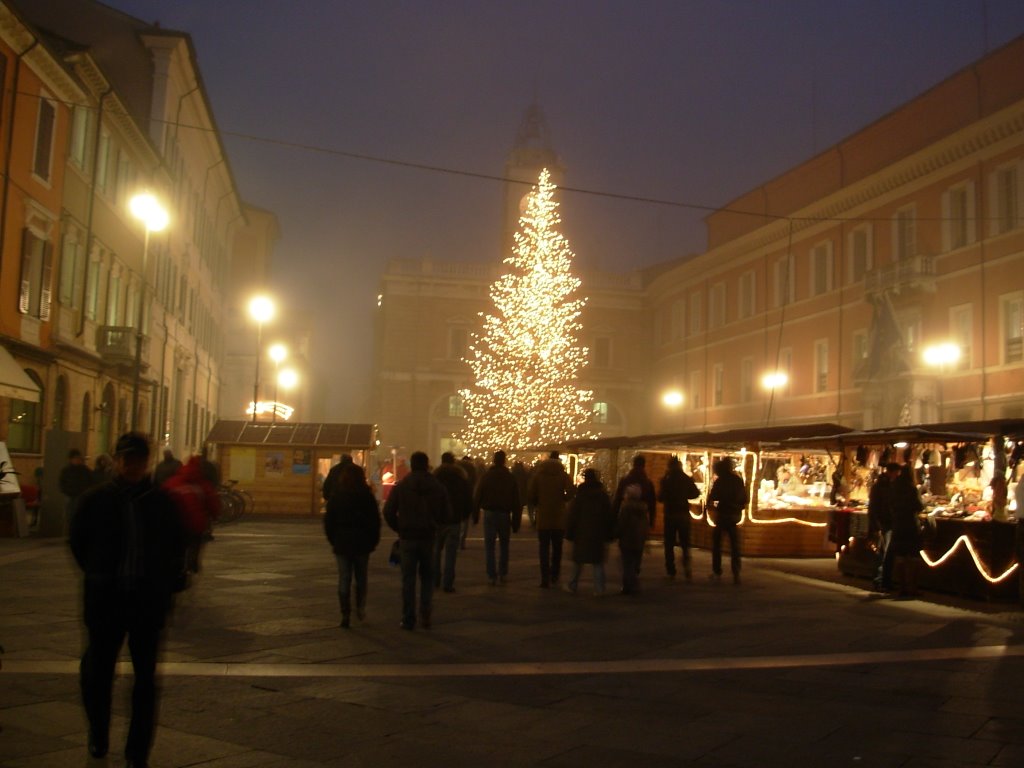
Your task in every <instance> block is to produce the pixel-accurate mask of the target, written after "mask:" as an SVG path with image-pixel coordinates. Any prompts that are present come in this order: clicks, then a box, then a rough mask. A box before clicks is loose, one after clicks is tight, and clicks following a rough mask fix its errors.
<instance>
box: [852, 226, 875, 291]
mask: <svg viewBox="0 0 1024 768" xmlns="http://www.w3.org/2000/svg"><path fill="white" fill-rule="evenodd" d="M848 240H849V251H850V260H849V264H850V282H851V283H859V282H860V281H861V280H863V279H864V275H866V274H867V273H868V272H869V271H870V270H871V266H872V265H871V261H872V254H871V225H870V224H865V225H863V226H861V227H857V229H855V230H853V231H852V232H850V234H849V238H848Z"/></svg>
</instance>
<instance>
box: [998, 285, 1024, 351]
mask: <svg viewBox="0 0 1024 768" xmlns="http://www.w3.org/2000/svg"><path fill="white" fill-rule="evenodd" d="M999 309H1000V313H999V314H1000V315H1001V323H1000V324H1001V326H1002V327H1001V329H1000V330H1001V331H1002V337H1003V338H1002V348H1003V363H1004V364H1005V363H1019V362H1021V360H1024V294H1021V293H1015V294H1010V295H1007V296H1001V297H1000V299H999Z"/></svg>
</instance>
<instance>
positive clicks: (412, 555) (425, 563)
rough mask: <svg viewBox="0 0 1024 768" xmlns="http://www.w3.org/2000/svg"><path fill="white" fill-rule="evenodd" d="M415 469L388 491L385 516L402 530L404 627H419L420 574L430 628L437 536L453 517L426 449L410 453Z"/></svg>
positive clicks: (422, 612) (424, 618) (422, 607)
mask: <svg viewBox="0 0 1024 768" xmlns="http://www.w3.org/2000/svg"><path fill="white" fill-rule="evenodd" d="M409 465H410V469H411V471H410V472H409V474H407V475H406V476H405V477H403V478H402V479H401V480H400V481H399V482H398V484H397V485H395V487H394V488H392V489H391V493H390V494H389V495H388V500H387V502H385V504H384V520H385V522H387V524H388V525H389V526H390V527H391V530H393V531H395V532H397V533H398V548H399V555H400V557H401V565H402V624H401V626H402V629H408V630H413V629H415V628H416V577H417V576H419V582H420V600H419V608H420V624H421V625H422V626H423V628H424V629H430V626H431V620H432V615H431V614H432V606H433V597H434V567H433V562H432V560H433V555H434V536H435V535H436V533H437V529H438V527H440V526H441V525H443V524H444V521H445V520H447V519H448V518H449V517H450V514H451V513H450V511H449V510H450V508H451V504H450V503H449V502H448V493H447V492H446V491H445V489H444V486H443V485H441V484H440V483H439V482H438V481H437V478H435V477H434V476H433V475H432V474H430V459H428V458H427V454H425V453H423V452H422V451H416V452H415V453H414V454H413V455H412V456H410V457H409Z"/></svg>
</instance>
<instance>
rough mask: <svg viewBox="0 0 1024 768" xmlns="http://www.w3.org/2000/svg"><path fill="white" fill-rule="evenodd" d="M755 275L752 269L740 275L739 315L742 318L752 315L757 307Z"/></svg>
mask: <svg viewBox="0 0 1024 768" xmlns="http://www.w3.org/2000/svg"><path fill="white" fill-rule="evenodd" d="M756 288H757V277H756V275H755V274H754V272H753V271H750V272H744V273H743V274H742V275H740V303H739V317H740V319H741V320H742V319H744V318H747V317H753V316H754V312H755V310H756V308H757V302H756V294H755V291H756Z"/></svg>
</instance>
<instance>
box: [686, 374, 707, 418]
mask: <svg viewBox="0 0 1024 768" xmlns="http://www.w3.org/2000/svg"><path fill="white" fill-rule="evenodd" d="M703 392H704V372H703V371H690V389H689V391H688V392H687V393H686V394H687V396H688V397H689V398H690V408H692V409H693V410H695V411H698V410H700V409H701V407H702V405H701V404H702V402H703Z"/></svg>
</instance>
